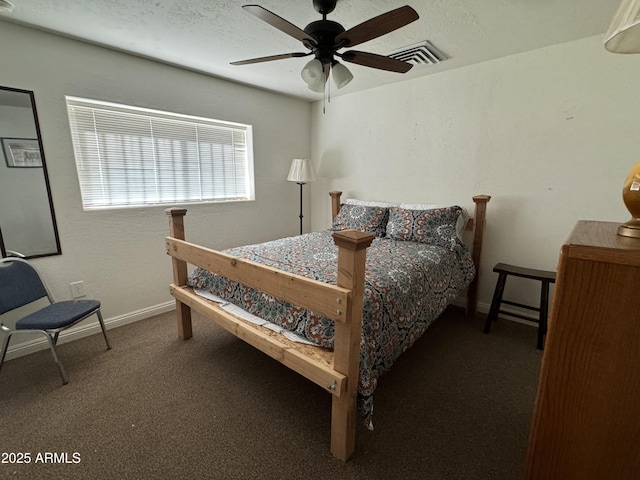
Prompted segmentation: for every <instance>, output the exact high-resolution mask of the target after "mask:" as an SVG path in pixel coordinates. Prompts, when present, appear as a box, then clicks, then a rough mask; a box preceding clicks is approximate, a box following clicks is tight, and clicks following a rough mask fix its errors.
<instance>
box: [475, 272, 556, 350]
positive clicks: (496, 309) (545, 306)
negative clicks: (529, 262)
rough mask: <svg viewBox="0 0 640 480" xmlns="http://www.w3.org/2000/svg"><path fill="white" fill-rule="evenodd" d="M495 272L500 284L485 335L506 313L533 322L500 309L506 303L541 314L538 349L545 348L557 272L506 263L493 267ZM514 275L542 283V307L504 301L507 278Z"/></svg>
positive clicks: (497, 286)
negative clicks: (550, 285) (551, 297)
mask: <svg viewBox="0 0 640 480" xmlns="http://www.w3.org/2000/svg"><path fill="white" fill-rule="evenodd" d="M493 271H494V272H497V273H498V283H496V289H495V291H494V292H493V300H492V301H491V308H490V309H489V315H487V322H486V323H485V325H484V333H489V329H490V328H491V322H494V321H496V320H498V314H499V313H504V314H506V315H510V316H512V317H517V318H522V319H525V320H532V321H535V319H532V318H531V317H527V316H526V315H521V314H519V313H515V312H506V311H504V310H501V309H500V305H501V304H503V303H506V304H507V305H514V306H516V307H521V308H526V309H528V310H534V311H536V312H540V316H539V318H538V321H537V323H538V349H539V350H542V349H543V348H544V336H545V335H546V334H547V315H548V311H549V284H550V283H555V281H556V272H548V271H545V270H534V269H532V268H523V267H516V266H514V265H507V264H506V263H498V264H496V266H495V267H493ZM509 275H514V276H516V277H522V278H528V279H531V280H537V281H539V282H541V284H542V288H541V292H540V306H539V307H532V306H530V305H523V304H522V303H517V302H511V301H509V300H503V299H502V294H503V293H504V286H505V284H506V283H507V276H509Z"/></svg>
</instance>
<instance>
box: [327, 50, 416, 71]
mask: <svg viewBox="0 0 640 480" xmlns="http://www.w3.org/2000/svg"><path fill="white" fill-rule="evenodd" d="M340 57H341V58H342V59H343V60H344V61H345V62H351V63H357V64H358V65H364V66H365V67H371V68H377V69H379V70H388V71H389V72H398V73H406V72H408V71H409V70H411V67H413V65H412V64H410V63H407V62H403V61H402V60H396V59H395V58H391V57H385V56H384V55H378V54H376V53H367V52H359V51H357V50H349V51H346V52H344V53H343V54H341V55H340Z"/></svg>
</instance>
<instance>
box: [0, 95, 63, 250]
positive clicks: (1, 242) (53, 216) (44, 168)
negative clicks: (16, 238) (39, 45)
mask: <svg viewBox="0 0 640 480" xmlns="http://www.w3.org/2000/svg"><path fill="white" fill-rule="evenodd" d="M0 90H7V91H10V92H16V93H26V94H27V95H29V99H30V101H31V112H32V113H33V122H34V123H35V127H36V134H37V137H38V147H39V148H40V157H41V158H42V173H43V175H44V185H45V188H46V189H47V198H48V199H49V212H50V213H51V223H52V226H53V234H54V237H55V242H56V250H55V251H53V252H51V253H41V254H37V255H25V256H24V258H26V259H29V258H40V257H51V256H54V255H62V248H61V247H60V235H59V234H58V222H57V221H56V213H55V210H54V208H53V197H52V196H51V186H50V184H49V172H48V171H47V162H46V160H45V155H44V147H43V145H42V135H41V133H40V122H39V120H38V111H37V110H36V99H35V95H34V93H33V90H23V89H21V88H12V87H3V86H0ZM0 255H1V256H2V258H4V257H6V256H7V250H6V248H5V244H4V240H3V237H2V230H1V228H0Z"/></svg>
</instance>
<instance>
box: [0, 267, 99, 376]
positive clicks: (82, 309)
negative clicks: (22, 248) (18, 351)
mask: <svg viewBox="0 0 640 480" xmlns="http://www.w3.org/2000/svg"><path fill="white" fill-rule="evenodd" d="M45 297H46V298H47V300H48V302H49V304H48V305H46V306H44V307H42V308H40V309H39V310H37V311H35V312H33V313H30V314H28V315H27V316H25V317H23V318H21V319H20V320H18V321H17V322H16V324H15V329H11V328H9V327H7V326H6V325H4V323H2V321H1V319H0V328H1V330H2V332H3V334H4V341H3V342H2V350H0V369H2V364H3V362H4V358H5V355H6V353H7V348H8V347H9V340H10V339H11V337H12V336H13V335H16V334H31V335H33V334H39V335H44V336H45V337H46V338H47V341H48V343H49V347H50V348H51V353H52V354H53V359H54V361H55V362H56V365H57V366H58V370H60V376H61V377H62V383H63V384H66V383H68V382H69V380H68V379H67V374H66V372H65V370H64V366H63V365H62V363H61V362H60V360H59V359H58V354H57V353H56V343H57V342H58V335H59V334H60V332H61V331H62V330H64V329H66V328H69V327H71V326H73V325H75V324H76V323H78V322H81V321H82V320H84V319H85V318H87V317H90V316H91V315H93V314H94V313H95V314H96V315H97V316H98V321H99V322H100V327H101V328H102V334H103V335H104V340H105V342H106V343H107V350H109V349H111V345H110V344H109V338H108V337H107V330H106V329H105V327H104V321H103V320H102V314H101V313H100V302H99V301H98V300H64V301H60V302H55V301H54V300H53V297H52V296H51V293H50V292H49V289H48V288H47V286H46V285H45V283H44V281H43V280H42V278H41V277H40V274H39V273H38V271H37V270H36V269H35V267H33V266H32V265H31V264H30V263H29V262H27V261H26V260H23V259H21V258H13V257H10V258H3V259H1V260H0V315H4V314H5V313H7V312H10V311H12V310H15V309H17V308H19V307H23V306H25V305H28V304H31V303H33V302H35V301H37V300H41V299H43V298H45Z"/></svg>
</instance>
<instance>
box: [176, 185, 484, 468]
mask: <svg viewBox="0 0 640 480" xmlns="http://www.w3.org/2000/svg"><path fill="white" fill-rule="evenodd" d="M341 193H342V192H330V193H329V195H330V196H331V201H332V202H331V203H332V209H331V210H332V214H333V217H334V218H335V216H336V215H337V214H338V212H339V210H340V195H341ZM490 198H491V197H490V196H488V195H478V196H475V197H473V201H474V203H475V215H474V218H473V219H471V220H470V221H469V223H468V224H467V230H473V232H474V234H473V253H472V255H473V261H474V264H475V267H476V271H477V272H478V273H476V276H475V278H474V280H473V282H472V283H471V285H470V286H469V288H468V292H467V306H466V312H467V314H468V315H473V314H474V313H475V311H476V303H477V288H478V283H477V278H478V274H479V271H480V253H481V250H482V237H483V231H484V224H485V212H486V204H487V202H488V201H489V199H490ZM186 212H187V211H186V209H183V208H169V209H167V210H165V213H166V214H167V215H168V216H169V236H168V237H166V247H167V254H169V255H170V256H171V257H173V258H172V263H173V279H174V280H173V284H171V285H170V291H171V294H172V295H173V296H174V297H175V299H176V313H177V320H178V334H179V336H180V338H183V339H185V340H186V339H189V338H191V336H192V329H191V309H194V310H196V311H197V312H199V313H201V314H203V315H204V316H206V317H207V318H209V319H211V320H213V321H214V322H216V323H217V324H219V325H220V326H222V327H223V328H224V329H226V330H228V331H229V332H231V333H232V334H234V335H235V336H236V337H238V338H240V339H242V340H244V341H245V342H247V343H249V344H250V345H253V346H254V347H256V348H257V349H259V350H261V351H262V352H264V353H266V354H267V355H269V356H271V357H272V358H274V359H276V360H278V361H279V362H281V363H282V364H284V365H286V366H287V367H289V368H291V369H292V370H294V371H296V372H298V373H299V374H300V375H303V376H304V377H306V378H307V379H309V380H311V381H312V382H314V383H316V384H317V385H319V386H320V387H322V388H324V389H325V390H326V391H328V392H329V393H331V394H332V395H333V400H332V410H331V453H332V454H333V455H334V456H335V457H337V458H339V459H341V460H343V461H346V460H347V459H348V458H349V457H350V456H351V454H352V453H353V451H354V449H355V437H356V422H357V421H358V415H357V407H356V399H357V393H358V379H359V363H360V336H361V328H362V306H363V295H364V276H365V255H366V249H367V247H368V246H369V245H370V244H371V242H372V241H373V239H374V236H373V235H370V234H366V233H363V232H359V231H356V230H344V231H339V232H334V233H333V238H334V241H335V243H336V245H337V246H338V281H337V285H330V284H326V283H322V282H319V281H316V280H312V279H309V278H305V277H302V276H299V275H294V274H291V273H288V272H284V271H282V270H277V269H275V268H272V267H268V266H265V265H260V264H258V263H255V262H251V261H248V260H244V259H241V258H237V257H234V256H231V255H227V254H225V253H222V252H218V251H215V250H211V249H208V248H205V247H201V246H198V245H195V244H192V243H188V242H186V241H185V235H184V215H185V214H186ZM187 263H189V264H192V265H196V266H198V267H202V268H204V269H206V270H209V271H210V272H214V273H217V274H219V275H222V276H224V277H227V278H229V279H231V280H234V281H237V282H241V283H243V284H245V285H247V286H249V287H253V288H256V289H258V290H261V291H263V292H265V293H267V294H270V295H272V296H274V297H277V298H280V299H283V300H286V301H288V302H290V303H292V304H294V305H298V306H300V307H303V308H305V309H307V310H311V311H314V312H316V313H319V314H322V315H324V316H326V317H328V318H330V319H332V320H334V321H335V345H334V350H333V351H330V350H327V349H324V348H320V347H316V346H309V345H303V344H300V343H296V342H292V341H289V340H288V339H286V338H285V337H284V336H283V335H280V334H278V333H275V332H273V331H272V330H269V329H268V328H265V327H261V326H257V325H254V324H251V323H249V322H247V321H245V320H242V319H240V318H238V317H236V316H234V315H232V314H230V313H228V312H226V311H225V310H223V309H222V308H221V307H220V306H219V305H218V304H217V303H216V302H213V301H210V300H207V299H205V298H203V297H201V296H198V295H196V294H195V293H194V292H193V289H192V288H191V287H188V286H187V275H188V274H187Z"/></svg>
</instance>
